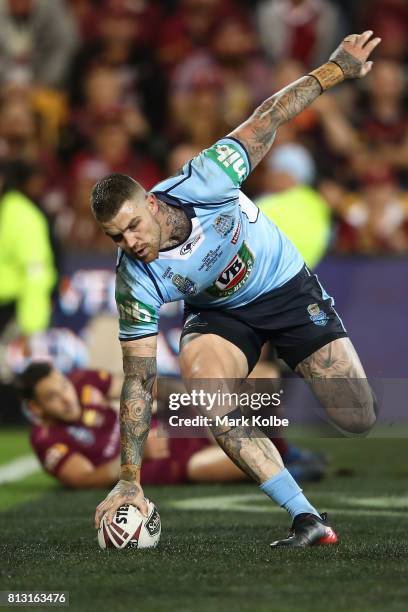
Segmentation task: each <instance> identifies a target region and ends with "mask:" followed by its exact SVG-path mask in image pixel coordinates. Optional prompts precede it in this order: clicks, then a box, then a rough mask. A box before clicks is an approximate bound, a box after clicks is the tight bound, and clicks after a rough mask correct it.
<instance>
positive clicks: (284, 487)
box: [259, 468, 320, 518]
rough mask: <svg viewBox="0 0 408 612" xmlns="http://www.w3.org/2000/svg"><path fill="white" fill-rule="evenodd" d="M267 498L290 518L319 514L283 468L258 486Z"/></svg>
mask: <svg viewBox="0 0 408 612" xmlns="http://www.w3.org/2000/svg"><path fill="white" fill-rule="evenodd" d="M259 488H260V489H262V491H263V492H264V493H266V495H267V496H268V497H270V498H271V499H273V501H275V502H276V503H277V504H279V506H282V508H285V510H287V511H288V512H289V514H290V516H291V517H292V518H295V516H297V515H298V514H303V513H307V514H314V515H316V516H318V517H320V514H319V513H318V511H317V510H316V508H314V507H313V506H312V505H311V504H310V503H309V502H308V501H307V499H306V497H305V496H304V495H303V493H302V489H301V488H300V487H299V485H298V483H297V482H296V480H295V479H294V478H293V477H292V476H291V475H290V474H289V472H288V470H287V469H286V468H284V469H283V470H282V471H281V472H279V474H276V475H275V476H272V478H270V479H269V480H267V481H266V482H264V483H262V484H261V485H260V486H259Z"/></svg>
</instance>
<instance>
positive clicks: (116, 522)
mask: <svg viewBox="0 0 408 612" xmlns="http://www.w3.org/2000/svg"><path fill="white" fill-rule="evenodd" d="M146 502H147V507H148V514H147V517H146V516H143V514H142V513H141V512H139V510H138V509H137V508H136V506H131V505H129V504H125V505H123V506H120V508H118V509H117V510H116V513H115V516H114V517H113V521H112V522H111V524H110V525H108V523H107V522H106V514H105V515H104V516H103V518H102V520H101V525H100V527H99V529H98V543H99V546H100V547H101V548H103V549H105V548H155V547H156V546H157V544H158V543H159V540H160V533H161V522H160V516H159V513H158V511H157V508H156V506H155V505H154V504H153V502H151V501H149V500H148V499H147V500H146Z"/></svg>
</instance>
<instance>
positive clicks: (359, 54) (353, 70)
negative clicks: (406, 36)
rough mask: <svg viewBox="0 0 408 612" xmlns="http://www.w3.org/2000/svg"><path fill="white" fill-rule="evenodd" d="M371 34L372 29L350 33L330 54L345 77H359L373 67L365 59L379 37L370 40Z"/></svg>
mask: <svg viewBox="0 0 408 612" xmlns="http://www.w3.org/2000/svg"><path fill="white" fill-rule="evenodd" d="M372 35H373V31H372V30H367V31H366V32H363V33H362V34H350V35H349V36H346V38H345V39H344V40H343V42H342V43H341V44H340V46H339V47H338V48H337V49H336V50H335V51H334V53H332V55H331V56H330V61H331V62H334V63H336V64H337V65H338V66H340V68H341V69H342V71H343V73H344V77H345V78H346V79H361V78H363V77H365V76H366V75H367V74H368V73H369V72H370V70H371V68H372V67H373V62H371V61H370V62H368V61H367V60H368V58H369V57H370V55H371V53H372V52H373V51H374V49H375V48H376V47H377V45H379V44H380V42H381V38H378V37H377V38H373V39H372V40H370V39H371V37H372Z"/></svg>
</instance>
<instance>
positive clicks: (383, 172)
mask: <svg viewBox="0 0 408 612" xmlns="http://www.w3.org/2000/svg"><path fill="white" fill-rule="evenodd" d="M362 183H363V188H362V190H361V193H359V194H350V195H348V196H347V197H346V198H344V200H343V202H342V206H341V208H339V209H338V210H337V214H338V215H339V217H340V219H341V221H340V225H339V230H338V240H337V249H338V250H339V251H340V252H343V253H365V254H371V255H372V254H379V253H388V254H390V253H403V252H407V250H408V195H407V194H406V193H404V192H401V190H400V189H399V187H398V182H397V181H396V180H395V177H394V176H393V174H392V172H391V171H390V170H388V169H387V168H384V167H383V166H381V165H380V164H377V165H375V166H372V167H371V169H370V170H369V171H367V172H366V174H365V175H363V176H362Z"/></svg>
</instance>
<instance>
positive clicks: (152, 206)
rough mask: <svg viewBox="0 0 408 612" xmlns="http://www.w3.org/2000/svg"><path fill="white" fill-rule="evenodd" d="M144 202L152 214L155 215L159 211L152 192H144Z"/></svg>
mask: <svg viewBox="0 0 408 612" xmlns="http://www.w3.org/2000/svg"><path fill="white" fill-rule="evenodd" d="M146 203H147V207H148V209H149V210H150V212H151V213H152V215H154V216H155V215H157V213H158V211H159V204H158V201H157V198H156V196H155V195H154V194H153V193H146Z"/></svg>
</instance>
